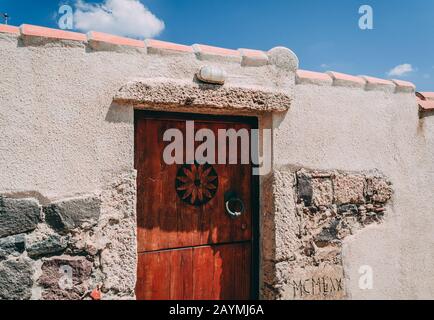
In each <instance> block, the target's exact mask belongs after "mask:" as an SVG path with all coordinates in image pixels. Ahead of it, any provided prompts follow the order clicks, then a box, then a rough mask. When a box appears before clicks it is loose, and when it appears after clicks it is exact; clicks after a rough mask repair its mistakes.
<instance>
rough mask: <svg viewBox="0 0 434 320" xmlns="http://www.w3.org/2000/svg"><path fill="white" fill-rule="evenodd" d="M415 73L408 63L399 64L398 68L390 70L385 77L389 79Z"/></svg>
mask: <svg viewBox="0 0 434 320" xmlns="http://www.w3.org/2000/svg"><path fill="white" fill-rule="evenodd" d="M413 71H415V69H414V68H413V66H412V65H411V64H409V63H404V64H400V65H398V66H396V67H395V68H393V69H392V70H390V71H389V72H388V73H387V75H388V76H389V77H394V76H395V77H396V76H398V77H399V76H405V75H406V74H408V73H410V72H413Z"/></svg>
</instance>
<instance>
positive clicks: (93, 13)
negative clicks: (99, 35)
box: [74, 0, 164, 39]
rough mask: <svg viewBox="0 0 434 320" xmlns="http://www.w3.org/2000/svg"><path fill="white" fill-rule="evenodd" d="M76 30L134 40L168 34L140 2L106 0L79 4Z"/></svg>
mask: <svg viewBox="0 0 434 320" xmlns="http://www.w3.org/2000/svg"><path fill="white" fill-rule="evenodd" d="M75 7H76V10H75V13H74V24H75V28H76V29H78V30H80V31H84V32H87V31H91V30H93V31H100V32H106V33H111V34H116V35H119V36H126V37H133V38H140V39H143V38H151V37H154V36H157V35H158V34H160V33H161V32H162V31H163V30H164V22H163V21H162V20H160V19H158V18H157V17H156V16H155V15H154V14H153V13H152V12H151V11H149V9H148V8H146V7H145V6H144V5H143V4H142V3H141V2H140V1H139V0H105V1H104V2H103V3H102V4H91V3H86V2H84V1H82V0H77V2H76V4H75Z"/></svg>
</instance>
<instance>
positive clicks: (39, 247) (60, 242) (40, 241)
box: [26, 234, 68, 259]
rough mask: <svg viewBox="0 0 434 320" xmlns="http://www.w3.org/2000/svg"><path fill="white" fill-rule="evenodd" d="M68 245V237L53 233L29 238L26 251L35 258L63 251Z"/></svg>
mask: <svg viewBox="0 0 434 320" xmlns="http://www.w3.org/2000/svg"><path fill="white" fill-rule="evenodd" d="M67 246H68V241H67V238H66V237H61V236H59V235H57V234H51V235H43V236H41V237H37V238H36V239H31V240H29V241H28V243H27V246H26V251H27V254H28V255H29V257H30V258H33V259H35V258H39V257H42V256H47V255H53V254H58V253H61V252H62V251H63V250H65V249H66V247H67Z"/></svg>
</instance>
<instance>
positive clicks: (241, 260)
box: [136, 242, 251, 300]
mask: <svg viewBox="0 0 434 320" xmlns="http://www.w3.org/2000/svg"><path fill="white" fill-rule="evenodd" d="M250 274H251V245H250V243H249V242H245V243H237V244H228V245H214V246H203V247H193V248H185V249H178V250H165V251H157V252H147V253H141V254H139V261H138V280H137V288H136V295H137V299H139V300H151V299H152V300H222V299H223V300H245V299H249V298H250V291H251V290H250V289H251V288H250V281H251V279H250Z"/></svg>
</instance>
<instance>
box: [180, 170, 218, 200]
mask: <svg viewBox="0 0 434 320" xmlns="http://www.w3.org/2000/svg"><path fill="white" fill-rule="evenodd" d="M175 187H176V192H177V193H178V196H179V197H180V198H181V200H182V201H184V202H186V203H188V204H190V205H193V206H201V205H204V204H206V203H208V202H209V201H210V200H211V199H212V198H214V196H215V194H216V193H217V188H218V176H217V172H216V171H215V169H214V167H213V166H211V165H210V164H203V165H200V164H185V165H183V166H181V167H180V168H179V169H178V173H177V175H176V181H175Z"/></svg>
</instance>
